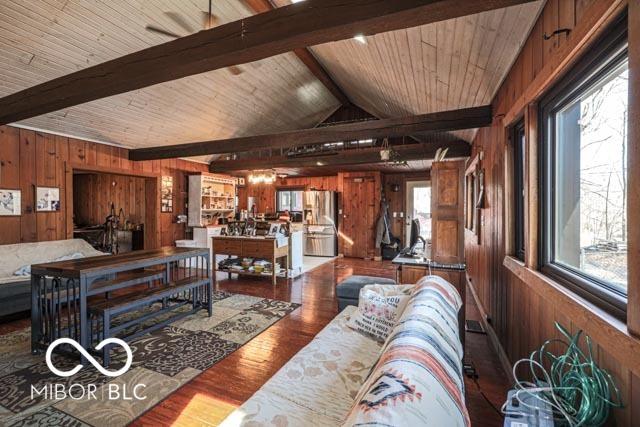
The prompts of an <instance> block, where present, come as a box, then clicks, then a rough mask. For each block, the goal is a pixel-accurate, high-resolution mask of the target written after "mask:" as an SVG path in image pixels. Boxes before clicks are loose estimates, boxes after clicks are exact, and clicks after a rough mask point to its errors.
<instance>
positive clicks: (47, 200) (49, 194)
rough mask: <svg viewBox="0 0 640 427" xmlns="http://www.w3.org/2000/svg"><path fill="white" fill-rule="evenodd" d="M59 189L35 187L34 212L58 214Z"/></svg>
mask: <svg viewBox="0 0 640 427" xmlns="http://www.w3.org/2000/svg"><path fill="white" fill-rule="evenodd" d="M59 210H60V189H59V188H58V187H36V212H58V211H59Z"/></svg>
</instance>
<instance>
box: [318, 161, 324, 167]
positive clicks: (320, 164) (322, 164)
mask: <svg viewBox="0 0 640 427" xmlns="http://www.w3.org/2000/svg"><path fill="white" fill-rule="evenodd" d="M316 165H318V166H324V163H323V162H316Z"/></svg>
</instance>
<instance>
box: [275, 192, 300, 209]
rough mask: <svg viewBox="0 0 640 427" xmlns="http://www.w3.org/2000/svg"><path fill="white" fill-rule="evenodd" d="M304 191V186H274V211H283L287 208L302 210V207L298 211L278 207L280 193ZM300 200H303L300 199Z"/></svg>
mask: <svg viewBox="0 0 640 427" xmlns="http://www.w3.org/2000/svg"><path fill="white" fill-rule="evenodd" d="M298 191H299V192H301V193H303V192H304V188H300V187H283V188H276V212H284V211H285V210H288V211H289V212H302V211H303V210H304V207H303V208H302V209H301V210H299V211H294V210H291V209H280V193H292V192H298ZM301 202H303V201H302V200H301Z"/></svg>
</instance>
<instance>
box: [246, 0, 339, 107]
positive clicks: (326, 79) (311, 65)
mask: <svg viewBox="0 0 640 427" xmlns="http://www.w3.org/2000/svg"><path fill="white" fill-rule="evenodd" d="M242 2H243V3H244V4H245V5H246V6H247V7H248V8H249V9H251V10H253V11H254V12H256V13H265V12H269V11H271V10H273V9H276V7H275V6H274V5H273V3H272V2H271V1H270V0H242ZM293 53H294V54H295V55H296V56H297V57H298V59H300V61H302V63H303V64H304V65H306V67H307V68H308V69H309V71H311V74H313V75H314V76H316V78H317V79H318V80H320V82H321V83H322V84H323V85H324V87H326V88H327V90H328V91H329V92H331V94H332V95H333V96H335V97H336V99H337V100H338V101H340V103H341V104H342V105H348V104H351V100H350V99H349V97H348V96H347V94H345V93H344V91H343V90H342V89H341V88H340V86H338V85H337V84H336V82H335V81H333V79H332V78H331V76H330V75H329V73H328V72H327V70H325V68H324V67H323V66H322V64H320V61H318V60H317V59H316V57H315V56H314V55H313V53H311V51H310V50H309V49H308V48H306V47H303V48H298V49H294V50H293Z"/></svg>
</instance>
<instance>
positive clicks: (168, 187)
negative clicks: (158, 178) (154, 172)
mask: <svg viewBox="0 0 640 427" xmlns="http://www.w3.org/2000/svg"><path fill="white" fill-rule="evenodd" d="M161 184H162V185H161V188H160V194H161V196H160V212H173V177H172V176H163V177H162V182H161Z"/></svg>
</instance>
